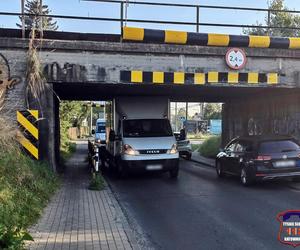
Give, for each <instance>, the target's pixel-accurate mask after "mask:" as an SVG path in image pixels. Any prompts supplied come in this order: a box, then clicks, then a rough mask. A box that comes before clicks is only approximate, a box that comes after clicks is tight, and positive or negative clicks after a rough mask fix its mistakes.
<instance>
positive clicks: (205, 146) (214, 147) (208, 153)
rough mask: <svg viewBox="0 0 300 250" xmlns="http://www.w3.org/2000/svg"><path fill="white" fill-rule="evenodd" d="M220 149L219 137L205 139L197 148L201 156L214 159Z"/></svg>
mask: <svg viewBox="0 0 300 250" xmlns="http://www.w3.org/2000/svg"><path fill="white" fill-rule="evenodd" d="M220 147H221V136H211V137H209V138H208V139H206V140H205V141H204V142H203V143H202V144H201V145H200V147H199V152H200V154H201V155H202V156H204V157H208V158H215V157H216V155H217V154H218V152H219V149H220Z"/></svg>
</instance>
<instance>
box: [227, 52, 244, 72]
mask: <svg viewBox="0 0 300 250" xmlns="http://www.w3.org/2000/svg"><path fill="white" fill-rule="evenodd" d="M246 62H247V58H246V54H245V52H244V51H243V50H242V49H239V48H232V49H229V50H228V51H227V53H226V63H227V65H228V66H229V67H230V68H232V69H242V68H243V67H244V66H245V64H246Z"/></svg>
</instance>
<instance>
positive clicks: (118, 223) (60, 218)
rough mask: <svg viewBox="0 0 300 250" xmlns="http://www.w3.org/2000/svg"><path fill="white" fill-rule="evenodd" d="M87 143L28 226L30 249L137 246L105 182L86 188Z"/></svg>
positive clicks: (135, 247)
mask: <svg viewBox="0 0 300 250" xmlns="http://www.w3.org/2000/svg"><path fill="white" fill-rule="evenodd" d="M86 156H87V144H86V143H85V142H80V143H78V144H77V152H76V153H75V154H74V156H73V157H72V158H71V159H70V160H69V161H68V162H67V164H66V165H67V166H66V172H65V175H64V177H63V183H62V186H61V188H60V190H59V191H58V192H57V193H56V194H55V195H54V197H53V198H52V199H51V201H50V203H49V204H48V206H47V207H46V208H45V210H44V212H43V215H42V217H41V218H40V220H39V221H38V223H37V224H36V225H34V226H33V227H32V228H30V233H31V235H32V236H33V238H34V240H35V241H34V242H32V243H30V244H29V245H28V246H27V247H28V248H29V249H38V250H42V249H47V250H48V249H49V250H50V249H51V250H52V249H55V250H56V249H62V250H63V249H69V250H70V249H71V250H73V249H139V248H138V247H137V245H136V243H135V239H134V237H132V231H131V228H130V226H129V224H128V222H127V220H126V217H125V216H124V214H123V212H122V210H121V208H120V206H119V204H118V201H117V200H116V198H115V196H114V194H113V193H112V191H111V189H110V188H109V186H108V185H106V187H105V189H104V190H102V191H91V190H88V185H89V180H90V176H91V175H90V173H89V170H88V168H87V163H86V162H85V159H86Z"/></svg>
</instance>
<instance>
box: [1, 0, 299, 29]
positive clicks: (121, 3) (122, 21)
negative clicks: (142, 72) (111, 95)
mask: <svg viewBox="0 0 300 250" xmlns="http://www.w3.org/2000/svg"><path fill="white" fill-rule="evenodd" d="M83 1H86V2H98V3H111V4H116V5H119V9H120V17H119V18H107V17H90V16H89V17H88V16H74V15H43V14H39V15H34V14H28V13H22V12H20V13H18V12H3V11H2V12H0V16H21V17H22V16H33V17H51V18H57V19H73V20H90V21H106V22H119V23H120V28H121V29H120V30H121V32H122V28H123V27H124V26H126V24H127V23H153V24H171V25H183V26H187V25H188V26H194V27H195V30H196V32H199V30H200V27H201V26H211V27H230V28H262V29H267V30H270V29H288V30H300V27H294V26H271V25H270V24H271V14H272V13H276V12H282V13H292V14H300V11H298V10H276V9H266V8H248V7H235V6H215V5H196V4H181V3H160V2H138V1H126V2H125V1H120V0H83ZM126 4H130V5H143V6H161V7H163V6H165V7H166V6H169V7H176V8H192V9H195V14H196V15H195V17H196V20H194V21H190V22H184V21H171V20H153V19H132V18H127V11H126ZM201 9H220V10H239V11H255V12H266V13H267V25H249V24H233V23H210V22H200V10H201Z"/></svg>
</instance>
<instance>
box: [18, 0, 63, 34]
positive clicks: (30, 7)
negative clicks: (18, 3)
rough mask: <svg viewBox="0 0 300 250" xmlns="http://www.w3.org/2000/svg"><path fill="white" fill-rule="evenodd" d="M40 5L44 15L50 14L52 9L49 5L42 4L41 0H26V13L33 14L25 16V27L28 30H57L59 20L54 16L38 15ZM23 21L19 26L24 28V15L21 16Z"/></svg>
mask: <svg viewBox="0 0 300 250" xmlns="http://www.w3.org/2000/svg"><path fill="white" fill-rule="evenodd" d="M40 7H41V11H42V13H41V14H42V15H49V14H50V12H51V11H50V10H49V7H48V5H42V6H41V5H40V0H26V3H25V11H24V12H25V13H26V14H32V16H25V17H24V21H25V28H26V29H28V30H32V29H37V30H57V29H58V25H57V22H56V21H54V20H53V18H52V17H38V16H37V15H39V14H40ZM19 18H20V21H21V23H20V24H18V23H17V26H18V27H19V28H22V16H20V17H19Z"/></svg>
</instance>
